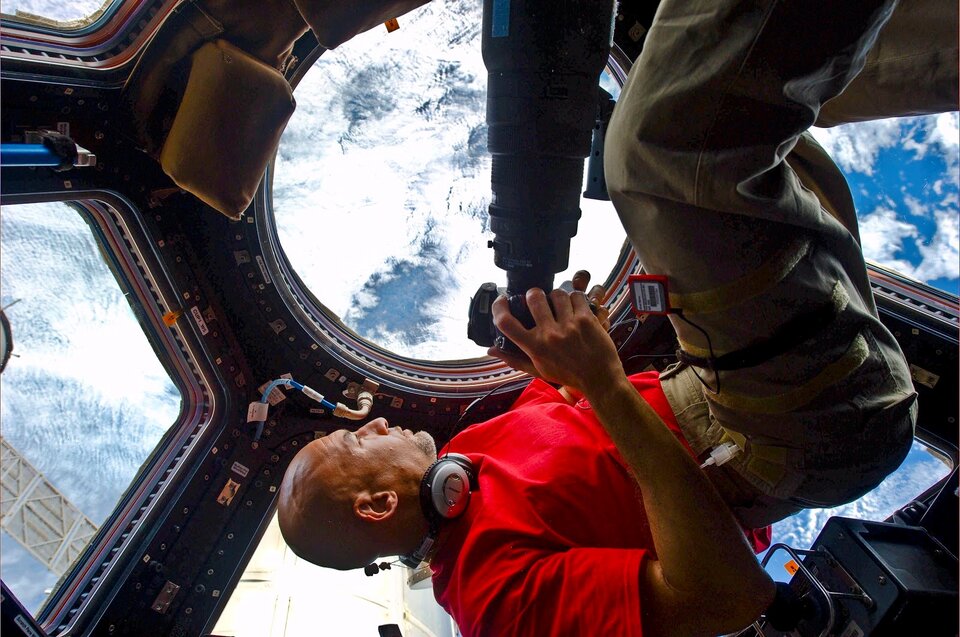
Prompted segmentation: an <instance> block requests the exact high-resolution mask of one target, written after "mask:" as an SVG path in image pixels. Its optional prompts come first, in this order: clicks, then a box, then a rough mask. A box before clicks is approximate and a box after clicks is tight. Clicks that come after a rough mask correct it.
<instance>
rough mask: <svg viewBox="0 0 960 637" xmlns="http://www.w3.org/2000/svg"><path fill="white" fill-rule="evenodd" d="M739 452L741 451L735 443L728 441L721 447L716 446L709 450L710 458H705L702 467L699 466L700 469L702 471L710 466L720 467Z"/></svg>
mask: <svg viewBox="0 0 960 637" xmlns="http://www.w3.org/2000/svg"><path fill="white" fill-rule="evenodd" d="M741 451H742V449H740V447H739V446H738V445H737V443H735V442H733V441H732V440H728V441H727V442H725V443H723V444H722V445H717V446H716V447H714V448H713V449H711V450H710V457H709V458H707V459H706V460H705V461H704V463H703V464H702V465H700V468H701V469H704V468H706V467H709V466H710V465H716V466H718V467H719V466H720V465H722V464H726V463H727V462H729V461H730V459H731V458H733V457H734V456H736V455H737V454H739V453H740V452H741Z"/></svg>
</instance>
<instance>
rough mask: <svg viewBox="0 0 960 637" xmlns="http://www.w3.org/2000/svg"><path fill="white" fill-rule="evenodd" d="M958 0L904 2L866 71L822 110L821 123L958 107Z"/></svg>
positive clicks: (870, 56)
mask: <svg viewBox="0 0 960 637" xmlns="http://www.w3.org/2000/svg"><path fill="white" fill-rule="evenodd" d="M958 13H960V5H958V3H957V2H956V0H899V1H898V2H897V7H896V9H895V10H894V12H893V16H892V17H891V18H890V21H889V22H887V24H886V25H885V26H884V27H883V29H882V30H881V31H880V34H879V36H878V37H877V42H876V44H875V45H874V46H873V47H872V48H871V49H870V53H869V54H868V55H867V59H866V62H865V64H864V67H863V70H862V71H860V73H859V74H858V75H857V77H856V78H855V79H854V80H853V82H851V83H850V86H848V87H847V88H846V89H845V90H844V91H843V92H842V93H840V95H838V96H836V97H835V98H833V99H831V100H830V101H828V102H827V103H826V104H824V105H823V108H821V109H820V114H819V116H818V117H817V126H835V125H837V124H843V123H846V122H859V121H864V120H869V119H877V118H881V117H900V116H905V115H924V114H928V113H940V112H944V111H953V110H957V106H958V104H957V102H958V100H960V97H958V88H960V74H958V71H960V64H958V59H960V47H958V43H957V41H958V24H960V15H958Z"/></svg>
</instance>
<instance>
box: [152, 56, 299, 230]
mask: <svg viewBox="0 0 960 637" xmlns="http://www.w3.org/2000/svg"><path fill="white" fill-rule="evenodd" d="M295 107H296V102H295V101H294V99H293V91H292V90H291V88H290V85H289V84H288V83H287V81H286V80H285V79H284V77H283V76H282V75H281V74H280V73H279V72H278V71H277V70H276V69H274V68H272V67H270V66H268V65H266V64H264V63H263V62H261V61H259V60H257V59H255V58H253V57H252V56H250V55H248V54H247V53H245V52H244V51H242V50H240V49H238V48H237V47H235V46H233V45H232V44H230V43H229V42H226V41H224V40H215V41H213V42H208V43H206V44H204V45H203V46H202V47H200V48H199V49H198V50H197V51H196V52H195V53H194V54H193V63H192V66H191V69H190V79H189V80H188V82H187V88H186V92H185V93H184V95H183V100H182V101H181V102H180V107H179V109H178V110H177V115H176V117H175V118H174V121H173V126H172V127H171V128H170V133H169V134H168V135H167V139H166V142H165V143H164V145H163V150H162V151H161V152H160V165H161V166H162V167H163V170H164V172H166V173H167V174H168V175H169V176H170V177H171V178H172V179H173V181H174V182H176V183H177V185H178V186H180V187H181V188H183V189H184V190H187V191H189V192H191V193H193V194H194V195H196V196H197V197H198V198H200V199H201V200H202V201H204V202H205V203H207V204H209V205H210V206H212V207H214V208H216V209H217V210H219V211H220V212H222V213H223V214H225V215H226V216H228V217H230V218H231V219H239V218H240V215H241V214H242V213H243V211H244V210H246V209H247V207H248V206H249V205H250V202H251V201H252V200H253V196H254V195H255V194H256V191H257V186H258V185H259V183H260V179H261V177H263V173H264V170H266V167H267V162H269V161H270V159H271V157H272V156H273V153H274V152H275V151H276V148H277V144H279V143H280V135H281V133H282V132H283V129H284V126H286V123H287V120H288V119H290V116H291V115H292V114H293V111H294V108H295Z"/></svg>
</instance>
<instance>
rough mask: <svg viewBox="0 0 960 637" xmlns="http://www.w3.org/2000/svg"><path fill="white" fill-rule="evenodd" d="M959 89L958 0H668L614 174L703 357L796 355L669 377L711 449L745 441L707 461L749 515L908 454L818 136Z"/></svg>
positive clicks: (880, 329) (906, 388)
mask: <svg viewBox="0 0 960 637" xmlns="http://www.w3.org/2000/svg"><path fill="white" fill-rule="evenodd" d="M920 25H922V26H920ZM858 73H859V75H858ZM957 82H958V80H957V3H956V0H946V1H942V0H937V1H929V0H913V1H911V0H908V1H906V2H902V3H901V4H900V6H899V7H897V8H894V3H893V2H864V1H862V0H844V1H842V2H836V1H834V2H818V3H810V2H798V1H793V0H781V1H760V0H757V1H752V2H750V1H748V2H744V1H733V0H677V1H674V0H664V1H663V2H662V3H661V5H660V8H659V10H658V12H657V15H656V18H655V20H654V24H653V26H652V28H651V30H650V31H649V33H648V34H647V38H646V41H645V43H644V47H643V52H642V54H641V55H640V57H639V58H638V60H637V61H636V63H635V64H634V66H633V68H632V70H631V72H630V75H629V78H628V80H627V83H626V85H625V86H624V88H623V91H622V94H621V97H620V100H619V102H618V104H617V107H616V109H615V111H614V115H613V120H612V122H611V124H610V127H609V130H608V133H607V138H606V155H605V170H606V179H607V184H608V188H609V190H610V195H611V197H612V199H613V202H614V204H615V206H616V208H617V211H618V213H619V214H620V217H621V220H622V221H623V225H624V227H625V228H626V231H627V234H628V235H629V237H630V239H631V241H632V242H633V244H634V246H635V247H636V250H637V252H638V254H639V256H640V260H641V262H642V263H643V265H644V268H645V270H646V272H648V273H651V274H664V275H667V276H668V280H669V283H670V299H671V303H672V305H673V306H674V307H677V308H681V309H682V311H683V317H684V318H686V319H687V320H688V321H689V322H687V321H684V320H682V319H681V318H679V317H677V316H672V317H671V320H672V322H673V326H674V328H675V329H676V331H677V334H678V337H679V339H680V343H681V347H682V348H683V350H684V351H685V352H687V353H689V354H691V355H693V356H697V357H700V358H702V359H703V358H708V357H713V358H716V357H719V356H722V355H724V354H729V353H736V352H744V351H749V350H750V348H754V349H753V351H754V352H756V351H761V352H768V353H769V352H772V351H774V350H777V349H779V353H775V354H772V355H770V356H767V357H761V358H763V360H760V361H759V362H758V361H757V360H752V361H750V364H748V365H745V366H744V365H741V366H740V367H739V368H736V369H728V370H722V371H719V372H714V371H711V370H710V369H708V368H707V367H706V366H705V365H704V366H695V365H694V366H686V365H678V366H677V367H676V368H674V369H671V370H668V371H667V372H665V373H664V374H663V383H664V391H665V392H666V394H667V397H668V399H669V400H670V402H671V404H672V405H673V407H674V411H675V412H676V413H677V415H678V417H679V420H680V424H681V427H682V428H683V430H684V433H685V434H686V436H687V439H688V440H689V441H690V443H691V444H692V446H693V447H694V450H695V451H696V452H697V453H700V454H702V455H705V454H706V453H707V452H708V451H709V449H711V448H712V447H713V446H715V445H716V444H718V443H719V442H721V440H733V441H735V442H737V443H738V445H739V446H740V447H741V448H742V449H743V453H741V454H739V455H738V456H736V457H735V458H734V459H733V460H731V461H730V462H729V463H728V464H726V465H724V466H723V467H721V468H720V469H714V468H709V469H708V470H707V471H708V475H710V477H711V479H712V480H713V481H714V484H715V485H716V486H717V488H718V489H719V490H720V492H721V493H722V494H723V495H724V496H725V497H726V499H727V501H728V502H729V503H730V504H731V507H732V508H733V510H734V512H735V513H736V514H737V515H738V517H739V518H740V519H741V521H742V522H743V523H745V524H747V525H750V526H761V525H764V524H768V523H771V522H773V521H776V520H779V519H782V518H784V517H786V516H788V515H790V514H792V513H794V512H796V511H797V510H799V509H800V508H804V507H826V506H834V505H838V504H841V503H844V502H848V501H851V500H853V499H856V498H857V497H859V496H860V495H862V494H864V493H865V492H867V491H869V490H870V489H872V488H873V487H874V486H876V485H877V484H878V483H879V482H880V481H881V480H882V479H883V478H884V477H885V476H886V475H888V474H889V473H890V472H892V471H893V470H894V469H896V468H897V467H898V466H899V465H900V463H901V462H902V461H903V459H904V457H905V456H906V454H907V452H908V451H909V448H910V445H911V441H912V437H913V430H914V424H915V421H916V413H917V404H916V393H915V392H914V388H913V384H912V382H911V378H910V372H909V369H908V366H907V363H906V361H905V359H904V356H903V353H902V352H901V350H900V348H899V346H898V345H897V342H896V341H895V339H894V338H893V336H892V335H891V334H890V332H889V331H888V330H887V329H886V328H885V327H884V326H883V325H882V324H881V322H880V321H879V320H878V318H877V311H876V306H875V304H874V300H873V296H872V293H871V290H870V286H869V282H868V279H867V272H866V267H865V265H864V261H863V256H862V254H861V250H860V245H859V234H858V230H857V220H856V212H855V210H854V207H853V201H852V198H851V195H850V192H849V189H848V187H847V184H846V181H845V180H844V178H843V176H842V174H841V173H840V172H839V170H838V169H837V167H836V165H835V164H834V163H833V162H832V161H831V160H830V158H829V157H828V156H827V155H826V153H825V152H824V151H823V149H822V148H821V147H820V146H819V145H818V144H817V143H816V142H815V141H814V140H813V138H812V137H811V136H810V135H809V134H808V133H806V130H807V129H808V128H809V127H810V126H811V125H813V124H814V123H819V124H820V125H832V124H836V123H842V122H846V121H854V120H860V119H869V118H872V117H879V116H893V115H907V114H919V113H928V112H937V111H944V110H955V109H956V108H957ZM845 88H847V90H846V91H844V89H845ZM694 325H695V326H696V327H694ZM785 326H786V327H785ZM701 330H702V332H701ZM704 332H705V333H706V334H707V335H709V341H708V339H707V338H706V337H705V336H704ZM773 343H779V344H780V345H781V346H782V345H783V344H784V343H786V344H787V345H788V346H786V347H779V348H776V347H774V345H773ZM694 372H696V374H697V375H698V376H699V377H700V378H702V379H703V382H701V380H700V379H698V378H697V376H695V375H694ZM718 375H719V379H718ZM718 381H719V392H715V391H712V390H716V389H717V388H718V386H717V382H718Z"/></svg>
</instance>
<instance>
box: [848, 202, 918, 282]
mask: <svg viewBox="0 0 960 637" xmlns="http://www.w3.org/2000/svg"><path fill="white" fill-rule="evenodd" d="M919 235H920V233H919V231H918V230H917V227H916V226H914V225H913V224H910V223H907V222H906V221H903V220H901V219H898V218H897V213H896V212H894V211H893V210H890V209H887V208H877V209H876V210H875V211H873V212H872V213H870V214H868V215H866V216H864V217H860V243H861V245H862V246H863V256H864V257H866V258H867V259H870V260H872V261H876V262H878V263H881V264H883V265H885V266H888V267H891V268H893V269H894V270H897V271H899V272H903V273H904V274H907V275H910V276H912V273H913V270H914V268H913V265H911V264H910V263H909V262H908V261H906V260H904V259H901V258H898V257H897V256H896V255H897V253H899V252H901V251H902V250H903V244H904V241H909V240H915V239H916V238H917V237H918V236H919Z"/></svg>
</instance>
